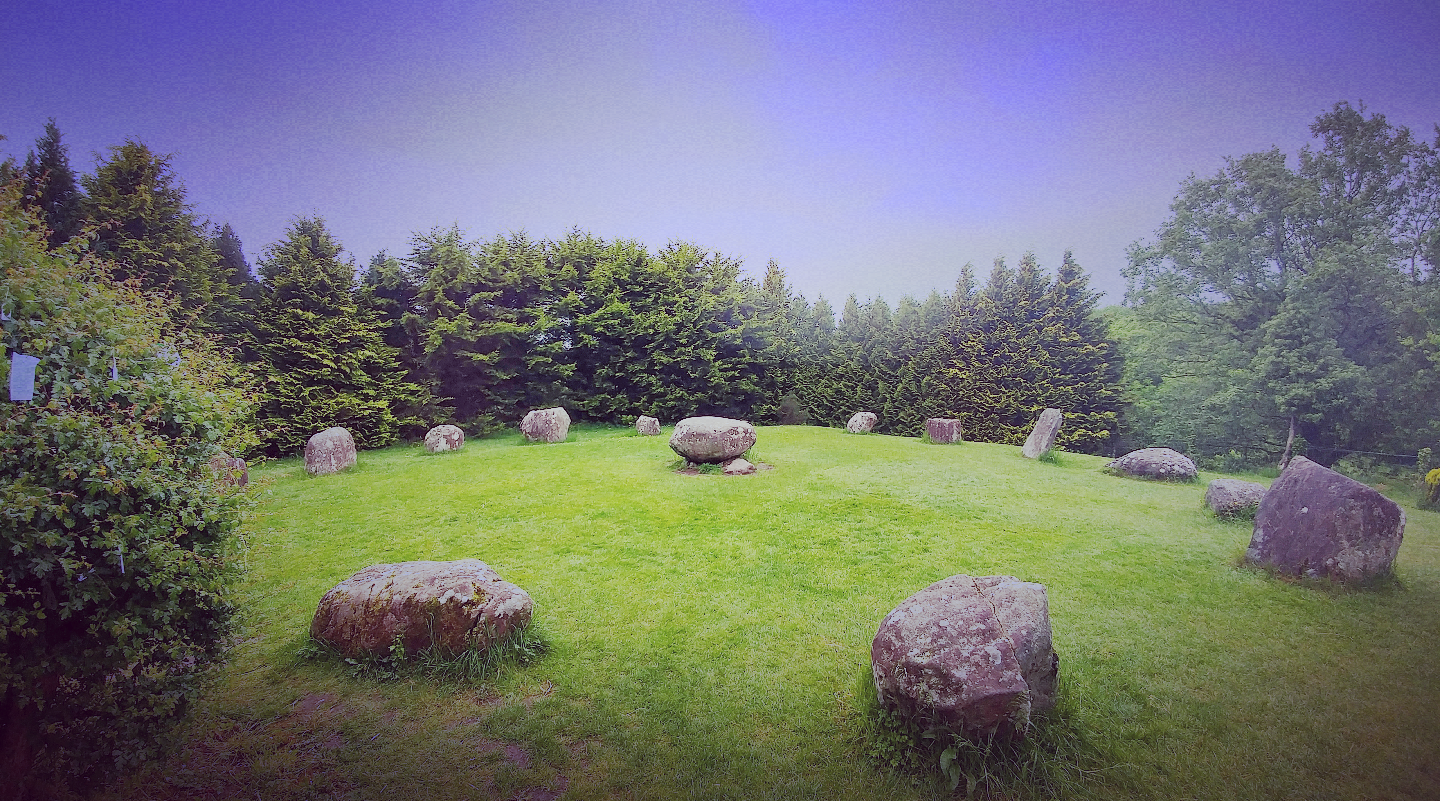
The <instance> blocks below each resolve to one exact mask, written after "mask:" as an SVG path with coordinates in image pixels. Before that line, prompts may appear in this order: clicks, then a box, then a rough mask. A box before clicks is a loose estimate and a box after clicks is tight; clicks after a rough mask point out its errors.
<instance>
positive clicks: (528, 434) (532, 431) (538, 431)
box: [520, 406, 570, 442]
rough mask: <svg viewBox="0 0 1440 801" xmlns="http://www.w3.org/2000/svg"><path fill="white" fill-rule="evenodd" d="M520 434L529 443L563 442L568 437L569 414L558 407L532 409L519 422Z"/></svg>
mask: <svg viewBox="0 0 1440 801" xmlns="http://www.w3.org/2000/svg"><path fill="white" fill-rule="evenodd" d="M520 433H522V434H524V435H525V439H528V440H530V441H531V442H564V441H565V438H566V437H568V436H570V413H569V412H567V411H565V409H564V408H563V407H560V406H555V407H552V408H549V409H532V410H530V411H529V412H527V413H526V415H525V419H524V420H521V421H520Z"/></svg>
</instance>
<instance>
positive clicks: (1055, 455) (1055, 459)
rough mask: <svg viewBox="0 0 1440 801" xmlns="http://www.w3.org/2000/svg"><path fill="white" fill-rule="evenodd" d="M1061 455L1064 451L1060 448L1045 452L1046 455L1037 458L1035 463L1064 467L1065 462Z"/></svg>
mask: <svg viewBox="0 0 1440 801" xmlns="http://www.w3.org/2000/svg"><path fill="white" fill-rule="evenodd" d="M1061 453H1062V451H1061V450H1060V449H1059V448H1051V449H1050V450H1048V451H1045V452H1044V453H1042V454H1040V455H1039V456H1037V457H1035V461H1037V462H1043V463H1044V464H1053V465H1055V466H1056V467H1064V466H1065V460H1064V459H1062V458H1060V454H1061Z"/></svg>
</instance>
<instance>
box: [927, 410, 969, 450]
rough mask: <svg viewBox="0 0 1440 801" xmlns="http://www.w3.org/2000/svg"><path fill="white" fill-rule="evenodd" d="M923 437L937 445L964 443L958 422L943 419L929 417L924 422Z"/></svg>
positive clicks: (963, 434)
mask: <svg viewBox="0 0 1440 801" xmlns="http://www.w3.org/2000/svg"><path fill="white" fill-rule="evenodd" d="M925 435H926V436H928V437H929V438H930V441H931V442H933V443H935V444H937V445H949V444H950V443H952V442H964V441H965V432H964V430H963V429H962V428H961V427H960V421H959V420H953V419H950V418H945V417H931V418H930V419H928V420H926V421H925Z"/></svg>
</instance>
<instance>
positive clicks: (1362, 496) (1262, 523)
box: [1245, 456, 1405, 582]
mask: <svg viewBox="0 0 1440 801" xmlns="http://www.w3.org/2000/svg"><path fill="white" fill-rule="evenodd" d="M1404 536H1405V511H1404V510H1403V509H1401V508H1400V506H1399V504H1397V503H1395V502H1394V501H1392V500H1390V499H1389V498H1386V497H1385V496H1384V495H1381V494H1380V493H1379V492H1376V491H1375V490H1373V489H1371V488H1369V487H1367V486H1365V485H1364V484H1361V483H1360V482H1358V481H1356V480H1354V479H1352V478H1348V477H1346V476H1342V475H1340V474H1339V473H1337V472H1335V471H1334V470H1331V469H1329V468H1327V467H1322V466H1320V465H1318V464H1316V463H1314V462H1312V461H1310V460H1309V459H1306V458H1305V457H1303V456H1296V457H1295V458H1293V459H1291V460H1290V464H1289V465H1288V466H1287V467H1286V468H1285V472H1283V473H1281V474H1280V477H1279V478H1277V479H1275V482H1274V483H1273V484H1271V485H1270V489H1269V491H1267V492H1266V493H1265V497H1264V499H1263V500H1261V501H1260V510H1259V511H1258V512H1256V513H1255V533H1254V534H1253V535H1252V536H1251V537H1250V547H1249V548H1248V549H1247V550H1246V551H1245V561H1246V562H1248V563H1249V564H1252V565H1256V566H1259V567H1269V568H1273V569H1275V570H1276V571H1278V572H1281V573H1284V574H1286V575H1290V576H1297V577H1306V578H1319V577H1324V578H1330V579H1334V580H1337V581H1346V582H1362V581H1366V580H1367V579H1371V578H1376V577H1378V576H1384V575H1387V574H1389V573H1390V572H1391V571H1392V570H1393V569H1394V564H1395V554H1396V553H1397V552H1399V550H1400V541H1401V540H1402V539H1403V538H1404Z"/></svg>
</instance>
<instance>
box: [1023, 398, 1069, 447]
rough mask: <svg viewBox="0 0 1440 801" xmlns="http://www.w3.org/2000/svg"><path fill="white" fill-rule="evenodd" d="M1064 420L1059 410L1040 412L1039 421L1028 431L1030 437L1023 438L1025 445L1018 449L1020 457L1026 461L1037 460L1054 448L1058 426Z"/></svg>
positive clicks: (1058, 430)
mask: <svg viewBox="0 0 1440 801" xmlns="http://www.w3.org/2000/svg"><path fill="white" fill-rule="evenodd" d="M1064 419H1065V417H1064V415H1062V414H1060V410H1059V409H1046V410H1045V411H1043V412H1041V413H1040V419H1038V420H1036V421H1035V427H1034V428H1032V429H1030V436H1028V437H1026V438H1025V444H1024V445H1023V446H1021V448H1020V455H1021V456H1024V457H1025V458H1027V459H1039V458H1040V457H1041V456H1044V455H1045V454H1046V453H1047V452H1048V451H1049V450H1050V449H1051V448H1054V447H1055V437H1056V436H1057V435H1058V434H1059V433H1060V424H1061V423H1062V422H1064Z"/></svg>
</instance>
